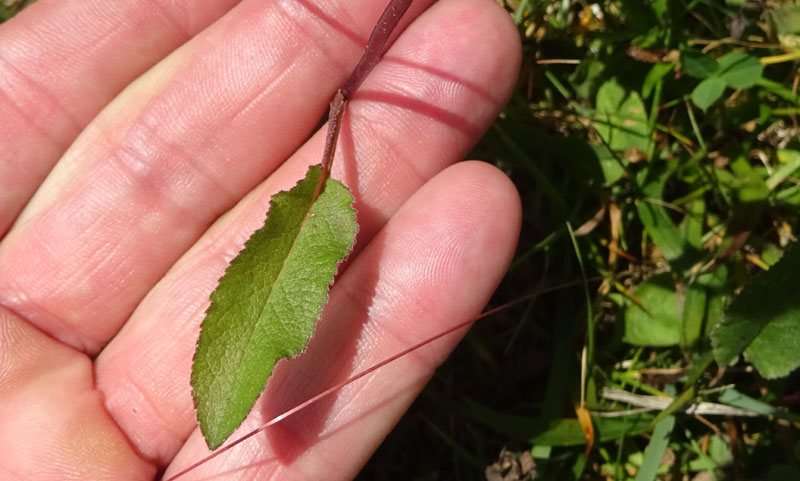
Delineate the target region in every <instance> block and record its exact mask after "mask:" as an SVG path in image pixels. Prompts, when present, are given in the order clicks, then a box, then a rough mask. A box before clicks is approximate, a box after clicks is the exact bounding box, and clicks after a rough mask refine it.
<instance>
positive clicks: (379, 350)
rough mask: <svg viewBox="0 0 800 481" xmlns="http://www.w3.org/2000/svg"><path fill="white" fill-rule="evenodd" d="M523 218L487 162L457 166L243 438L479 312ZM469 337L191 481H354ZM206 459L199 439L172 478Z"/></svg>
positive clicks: (393, 224)
mask: <svg viewBox="0 0 800 481" xmlns="http://www.w3.org/2000/svg"><path fill="white" fill-rule="evenodd" d="M519 219H520V212H519V200H518V198H517V195H516V191H515V189H514V187H513V186H512V185H511V183H510V182H509V181H508V179H507V178H506V177H505V176H504V175H503V174H502V173H500V172H499V171H497V170H496V169H493V168H492V167H489V166H488V165H486V164H480V163H465V164H459V165H457V166H454V167H451V168H450V169H448V170H446V171H444V172H443V173H441V174H440V175H439V176H437V177H435V178H434V179H433V180H431V181H430V182H429V183H428V184H426V185H425V186H424V187H423V188H422V189H420V191H419V192H417V193H416V194H414V196H413V197H412V198H411V199H410V200H409V201H408V202H407V203H406V204H405V205H404V206H403V207H402V209H401V210H400V211H399V212H398V213H397V215H396V216H395V217H393V218H392V219H391V220H390V221H389V223H388V224H387V225H386V227H385V228H384V229H383V231H381V233H380V234H379V235H378V236H377V237H376V238H375V239H374V240H373V241H372V242H371V243H370V244H369V246H368V247H367V248H366V250H365V251H364V252H363V253H362V255H360V256H359V257H358V258H357V259H356V260H355V261H354V263H353V265H352V266H351V267H350V268H349V269H348V270H347V272H346V273H345V274H344V275H343V276H342V277H341V278H340V279H339V281H338V282H337V284H336V285H335V287H334V289H333V292H332V294H331V299H330V304H329V308H327V309H326V311H325V315H324V316H323V319H322V320H321V321H320V325H319V327H318V330H317V333H316V334H315V335H314V337H313V339H312V340H311V343H310V344H309V347H308V349H307V350H306V352H305V353H304V354H303V355H302V356H301V357H299V358H297V359H293V360H291V361H289V362H286V363H283V364H282V365H281V366H280V367H279V368H278V369H276V371H275V374H274V375H273V377H272V379H271V380H270V381H269V384H268V388H267V390H266V391H265V393H264V395H263V396H262V398H261V400H260V401H259V403H258V404H257V405H256V409H255V411H254V414H253V415H252V416H251V418H250V419H249V420H248V421H247V422H246V423H245V424H246V425H245V426H244V427H243V428H241V429H240V430H239V433H243V432H246V431H247V430H249V429H252V428H253V427H255V426H257V425H258V424H260V423H262V422H265V421H266V420H268V419H271V418H272V417H274V416H277V415H279V414H281V413H283V412H284V411H286V410H288V409H290V408H292V407H294V406H296V405H297V404H299V403H300V402H302V401H305V400H306V399H308V398H310V397H312V396H313V395H315V394H316V393H318V392H320V391H322V390H324V389H325V388H327V387H328V386H331V385H333V384H335V383H336V382H339V381H341V380H344V379H347V378H348V377H350V376H352V375H354V374H356V373H358V372H360V371H362V370H364V369H366V368H368V367H369V366H371V365H373V364H375V363H377V362H379V361H381V360H383V359H385V358H387V357H389V356H391V355H393V354H395V353H397V352H400V351H402V350H403V349H405V348H407V347H409V346H411V345H414V344H416V343H418V342H421V341H422V340H424V339H426V338H428V337H430V336H432V335H434V334H437V333H438V332H441V331H443V330H445V329H447V328H448V327H450V326H453V325H455V324H457V323H458V322H459V321H463V320H465V319H468V318H469V317H471V316H474V315H475V314H477V313H478V312H479V310H480V309H481V308H482V307H483V305H484V304H485V303H486V301H487V300H488V298H489V296H490V295H491V293H492V291H493V290H494V288H495V287H496V285H497V283H498V282H499V281H500V279H501V278H502V276H503V274H504V272H505V269H506V267H507V266H508V262H509V261H510V259H511V255H512V253H513V250H514V246H515V244H516V238H517V234H518V228H519ZM464 332H465V331H463V330H462V331H458V333H454V335H451V336H448V337H446V338H443V339H441V340H439V341H436V342H435V343H433V344H430V345H428V346H426V347H424V348H422V349H419V350H417V351H415V352H413V353H411V354H408V355H407V356H405V357H403V358H401V359H399V360H398V361H395V362H394V363H392V364H389V365H387V366H385V367H383V368H381V369H380V370H378V371H376V372H375V373H373V374H371V375H368V376H367V377H366V378H364V379H362V380H359V381H357V382H356V383H354V384H352V385H349V386H346V387H345V388H343V389H342V390H340V391H338V392H337V393H336V394H334V395H332V399H326V400H324V401H322V402H320V403H318V404H315V405H314V406H312V407H310V408H308V409H306V410H304V411H301V412H300V413H298V414H296V415H295V416H293V417H291V418H288V419H287V420H285V421H282V422H281V423H279V424H278V425H276V426H274V427H273V428H270V429H269V430H268V431H266V432H265V433H263V434H261V435H259V436H257V437H255V438H252V441H250V444H249V445H247V446H242V448H241V449H239V450H236V449H235V450H232V451H230V452H229V453H226V454H225V455H223V456H221V457H220V458H217V459H215V460H214V461H212V462H210V463H208V464H207V465H204V466H202V467H201V468H200V469H198V471H197V472H196V473H193V475H190V476H188V477H187V478H186V479H199V478H203V477H204V476H209V475H211V474H216V475H223V476H224V477H225V479H267V478H270V479H287V480H288V479H304V480H312V479H326V480H332V479H333V480H335V479H341V480H346V479H352V478H353V477H354V476H355V475H356V474H357V473H358V470H359V469H360V468H361V466H362V465H363V463H364V462H366V460H367V459H368V458H369V456H370V455H371V454H372V452H373V450H374V449H375V448H376V447H377V446H378V444H379V443H380V441H381V440H382V439H383V438H384V437H385V436H386V434H387V433H388V432H389V430H390V429H391V428H392V426H394V424H395V423H396V422H397V420H398V419H399V418H400V416H401V415H402V413H403V412H404V411H405V410H406V409H407V408H408V406H409V405H410V404H411V402H412V401H413V400H414V398H415V397H416V396H417V394H418V393H419V391H420V390H421V389H422V387H423V386H424V385H425V383H426V382H427V381H428V380H429V378H430V376H431V375H432V374H433V371H434V369H435V368H436V366H438V364H440V363H441V362H442V361H443V360H444V358H445V357H446V356H447V354H448V353H449V352H450V351H451V350H452V348H453V347H454V346H455V344H456V342H457V341H458V339H459V338H460V337H461V335H463V334H464ZM234 436H235V435H234ZM206 454H208V450H207V448H205V445H204V441H203V440H202V439H201V438H200V437H199V436H198V435H197V432H195V433H194V435H193V436H192V437H191V438H190V439H189V441H188V442H187V444H186V446H184V448H183V449H182V450H181V452H180V453H179V454H178V456H177V457H176V459H175V461H174V462H173V464H172V465H171V466H170V469H168V470H167V476H169V475H170V473H171V472H175V471H177V470H178V469H180V468H182V467H185V466H187V465H188V464H191V463H192V462H194V461H196V460H198V459H200V458H201V457H203V456H205V455H206Z"/></svg>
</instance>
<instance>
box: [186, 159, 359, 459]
mask: <svg viewBox="0 0 800 481" xmlns="http://www.w3.org/2000/svg"><path fill="white" fill-rule="evenodd" d="M320 175H321V168H320V167H319V166H313V167H311V168H309V170H308V173H307V175H306V178H305V179H303V180H301V181H300V182H299V183H298V184H297V185H296V186H294V187H293V188H292V189H290V190H289V191H285V192H280V193H278V194H276V195H275V196H274V197H273V198H272V200H271V201H270V207H269V212H268V214H267V220H266V222H265V224H264V226H263V227H261V228H260V229H258V230H257V231H256V232H254V233H253V235H252V237H250V239H249V240H248V241H247V243H246V244H245V246H244V249H243V250H242V251H241V252H240V253H239V255H238V256H237V257H236V258H235V259H234V260H233V261H232V262H231V264H230V266H229V267H228V269H227V270H226V271H225V275H224V276H223V277H222V279H220V282H219V286H218V287H217V289H216V290H215V291H214V292H213V293H212V294H211V305H210V307H209V308H208V311H207V312H206V318H205V320H204V321H203V324H202V327H201V331H200V338H199V340H198V343H197V350H196V351H195V355H194V363H193V365H192V379H191V381H192V388H193V392H194V400H195V405H196V409H197V419H198V422H199V424H200V429H201V431H202V433H203V436H204V437H205V439H206V442H207V444H208V446H209V447H210V448H211V449H216V448H217V447H219V446H220V445H221V444H222V443H223V442H224V441H225V439H227V438H228V436H230V434H231V433H232V432H233V430H234V429H236V427H237V426H239V424H241V422H242V421H243V420H244V418H245V417H246V416H247V414H248V413H249V412H250V410H251V409H252V407H253V404H254V403H255V401H256V398H258V396H259V394H260V393H261V391H262V390H263V389H264V386H265V384H266V381H267V379H268V378H269V376H270V375H271V374H272V369H273V367H274V365H275V363H276V362H277V361H278V360H279V359H281V358H290V357H292V356H295V355H297V354H298V353H300V352H301V351H302V350H303V349H305V346H306V343H307V341H308V338H309V337H310V336H311V334H312V333H313V331H314V325H315V323H316V322H317V319H318V318H319V316H320V313H321V311H322V307H323V305H324V304H325V302H326V300H327V298H328V287H329V285H330V283H331V282H332V281H333V276H334V275H335V274H336V270H337V268H338V265H339V263H340V262H341V261H342V259H344V258H345V257H346V256H347V255H348V254H349V253H350V251H351V249H352V247H353V242H354V240H355V235H356V231H357V230H358V227H357V224H356V215H355V210H354V209H353V207H352V204H353V197H352V196H351V195H350V192H349V191H348V190H347V188H346V187H345V186H344V185H342V184H341V183H340V182H338V181H336V180H333V179H327V181H326V183H325V188H324V190H323V191H322V193H321V194H320V195H319V197H318V198H317V199H316V201H314V199H313V195H314V190H315V188H316V186H317V183H318V181H319V177H320Z"/></svg>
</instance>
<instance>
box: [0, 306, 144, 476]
mask: <svg viewBox="0 0 800 481" xmlns="http://www.w3.org/2000/svg"><path fill="white" fill-rule="evenodd" d="M0 446H2V453H1V454H0V479H4V480H19V479H34V480H37V481H49V480H52V481H63V480H70V479H75V480H77V479H91V480H97V481H101V480H120V479H125V480H130V481H135V480H142V481H144V480H148V479H152V478H153V476H154V474H155V472H156V467H155V466H154V465H153V464H151V463H147V462H145V461H144V460H142V459H141V458H140V457H139V456H138V455H137V453H136V452H135V451H134V450H133V449H132V448H131V446H130V444H128V441H127V440H126V439H125V436H124V434H122V432H121V431H120V430H119V428H118V427H117V426H116V425H115V424H114V422H113V421H112V420H111V418H110V416H109V415H108V413H107V412H106V411H105V409H104V408H103V398H102V395H101V394H100V393H99V392H97V391H95V390H94V380H93V377H92V362H91V359H89V357H88V356H86V355H85V354H82V353H79V352H77V351H75V350H74V349H71V348H69V347H67V346H65V345H63V344H61V343H59V342H58V341H56V340H54V339H52V338H51V337H48V336H47V335H46V334H43V333H42V332H40V331H37V330H36V329H35V328H34V327H33V326H31V325H30V324H28V323H26V322H25V321H24V320H22V319H20V318H19V317H17V316H15V315H14V314H13V313H11V312H9V311H8V310H6V309H3V308H1V307H0Z"/></svg>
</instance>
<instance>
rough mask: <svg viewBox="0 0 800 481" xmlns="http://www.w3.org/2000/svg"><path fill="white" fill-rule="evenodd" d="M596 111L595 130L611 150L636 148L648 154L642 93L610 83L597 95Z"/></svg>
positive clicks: (602, 86) (645, 112) (647, 131)
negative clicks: (640, 94) (627, 90)
mask: <svg viewBox="0 0 800 481" xmlns="http://www.w3.org/2000/svg"><path fill="white" fill-rule="evenodd" d="M596 109H597V111H596V115H595V119H594V125H595V128H596V129H597V133H598V134H600V136H601V137H602V138H603V140H604V141H605V142H606V143H607V144H608V146H609V148H610V149H611V150H627V149H629V148H631V147H633V146H636V147H637V148H639V149H640V150H642V151H644V150H647V143H648V139H649V132H650V131H649V129H648V127H647V111H646V110H645V107H644V103H643V102H642V98H641V97H639V94H638V93H636V92H630V93H627V92H626V91H625V89H623V88H622V86H621V85H620V84H619V83H617V81H616V80H614V79H612V80H609V81H607V82H605V83H603V85H601V86H600V89H598V91H597V101H596Z"/></svg>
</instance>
